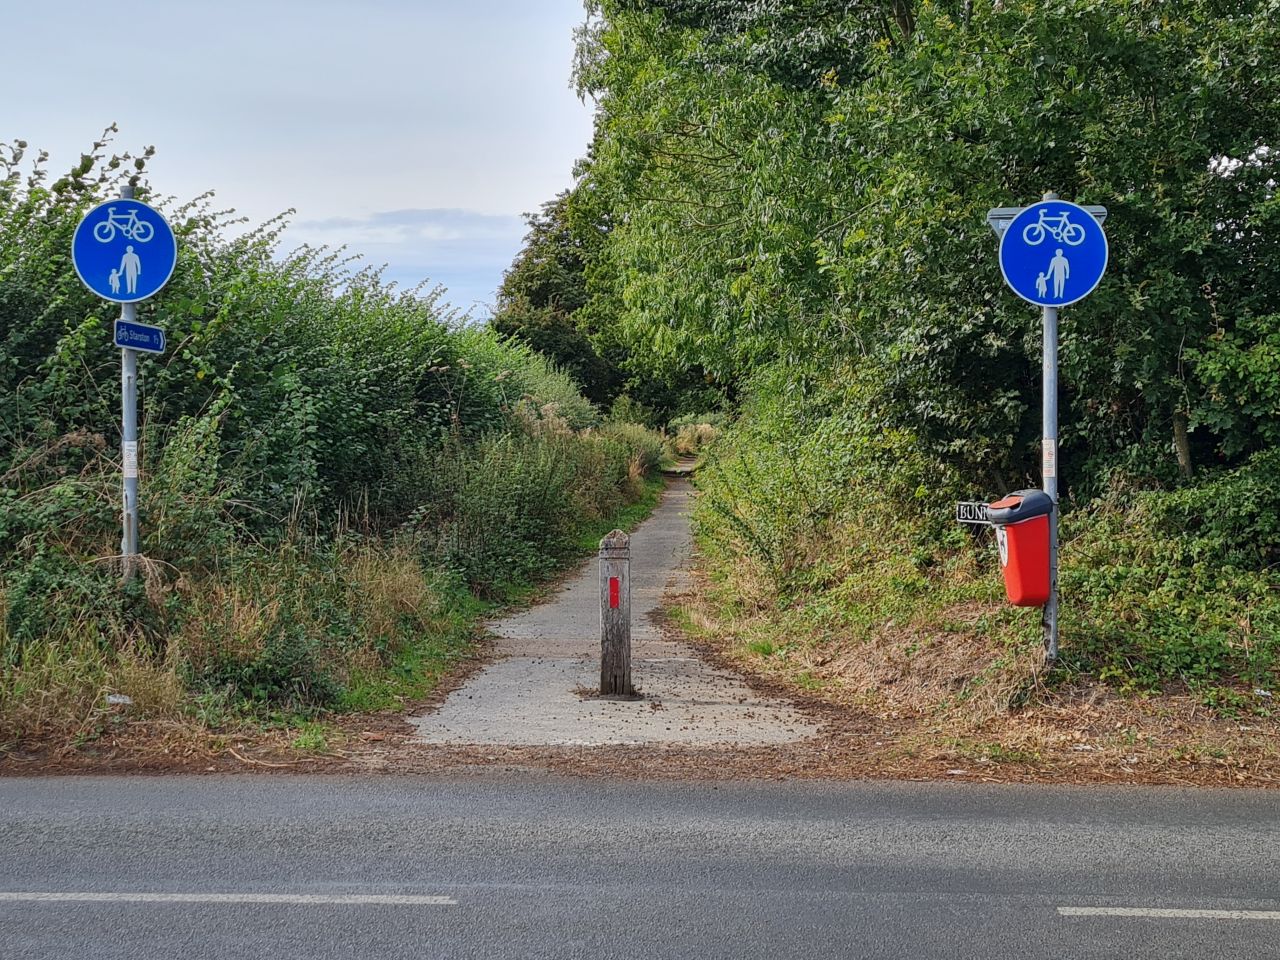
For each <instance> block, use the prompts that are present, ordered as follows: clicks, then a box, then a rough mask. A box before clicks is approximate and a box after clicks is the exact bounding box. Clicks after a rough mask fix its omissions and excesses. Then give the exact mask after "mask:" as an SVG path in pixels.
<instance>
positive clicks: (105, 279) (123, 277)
mask: <svg viewBox="0 0 1280 960" xmlns="http://www.w3.org/2000/svg"><path fill="white" fill-rule="evenodd" d="M71 262H72V263H73V264H74V265H75V268H76V273H77V274H79V276H80V279H81V281H82V282H83V283H84V285H85V286H86V287H88V288H89V289H90V290H92V291H93V292H94V293H96V294H97V295H98V296H100V297H102V299H104V300H111V301H113V302H115V303H137V302H138V301H139V300H145V299H147V297H152V296H155V295H156V294H157V293H159V292H160V288H161V287H163V286H164V285H165V284H166V283H168V282H169V278H170V277H171V276H172V275H173V268H174V267H175V266H176V265H177V263H178V241H177V238H176V237H174V235H173V229H172V228H171V227H170V226H169V224H168V222H167V221H166V220H165V218H164V217H162V216H160V214H159V213H158V212H157V211H155V210H153V209H152V208H151V207H149V206H147V205H146V204H145V203H142V202H141V201H138V200H108V201H107V202H106V203H102V204H99V205H98V206H96V207H94V208H93V209H92V210H90V211H89V212H88V213H87V214H85V217H84V219H83V220H81V221H80V225H79V226H78V227H76V233H75V236H74V237H73V238H72V240H71Z"/></svg>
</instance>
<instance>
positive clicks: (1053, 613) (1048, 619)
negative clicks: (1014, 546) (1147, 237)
mask: <svg viewBox="0 0 1280 960" xmlns="http://www.w3.org/2000/svg"><path fill="white" fill-rule="evenodd" d="M1044 199H1046V200H1057V199H1058V195H1057V194H1056V193H1053V192H1052V191H1050V192H1049V193H1046V194H1045V195H1044ZM1043 380H1044V400H1043V404H1044V405H1043V413H1044V417H1043V419H1044V429H1043V430H1042V434H1043V436H1042V438H1041V447H1040V472H1041V477H1042V484H1043V487H1044V492H1045V493H1047V494H1048V495H1049V497H1050V499H1051V500H1053V512H1052V513H1050V514H1049V600H1048V602H1046V603H1045V605H1044V621H1043V622H1044V652H1045V657H1046V658H1047V659H1048V660H1049V662H1050V663H1052V662H1053V661H1054V660H1056V659H1057V658H1058V308H1057V307H1045V308H1044V376H1043Z"/></svg>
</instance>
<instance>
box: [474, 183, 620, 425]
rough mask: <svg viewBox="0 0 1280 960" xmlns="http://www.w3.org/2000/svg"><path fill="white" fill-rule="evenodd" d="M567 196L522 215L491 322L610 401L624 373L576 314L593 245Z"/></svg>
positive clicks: (584, 292) (593, 394)
mask: <svg viewBox="0 0 1280 960" xmlns="http://www.w3.org/2000/svg"><path fill="white" fill-rule="evenodd" d="M569 197H570V195H569V194H568V193H567V192H566V193H562V194H560V195H559V196H557V197H556V198H555V199H554V200H550V201H548V202H547V203H545V204H543V206H542V210H541V212H540V213H534V214H529V215H528V216H527V217H526V220H527V222H528V224H529V233H528V234H527V235H526V236H525V241H524V248H523V249H522V250H521V251H520V254H519V256H517V257H516V260H515V262H514V263H513V264H512V265H511V268H510V269H509V270H508V271H507V272H506V274H505V276H504V277H503V280H502V287H501V289H500V290H499V291H498V309H497V311H496V312H495V314H494V317H493V323H492V325H493V328H494V330H496V331H498V332H499V333H501V334H504V335H507V336H511V337H515V338H516V339H518V340H521V341H523V342H524V343H527V344H528V345H529V346H531V347H533V349H535V350H537V351H538V352H539V353H541V354H543V355H544V356H547V357H550V358H551V359H552V360H554V361H555V362H556V363H558V364H560V366H561V367H563V368H564V369H565V371H566V372H567V373H568V374H569V375H570V376H571V377H573V378H574V379H575V380H576V381H577V382H578V383H579V384H581V386H582V389H583V392H584V393H585V394H586V396H587V397H588V398H590V399H591V400H592V401H594V402H596V403H599V404H608V403H610V402H612V400H613V398H614V397H615V396H617V394H618V390H619V388H620V386H621V380H622V378H621V375H620V374H619V371H618V369H617V367H616V366H615V364H614V363H612V362H610V361H609V360H606V359H605V358H603V357H601V355H600V354H599V353H598V352H597V351H596V348H595V347H594V346H593V345H592V343H591V339H590V337H589V336H588V332H587V331H586V330H584V329H582V328H581V327H580V326H579V321H578V319H577V316H576V315H577V313H578V311H579V310H580V309H581V308H582V306H583V305H584V304H585V303H586V302H587V296H588V295H587V285H586V275H585V271H586V261H587V259H588V257H589V256H590V255H591V250H590V248H589V246H588V244H587V243H586V242H584V240H583V239H582V237H581V236H580V235H579V233H578V232H577V231H575V229H574V224H573V223H572V221H571V219H570V218H569V216H568V205H569ZM598 243H599V241H597V242H596V244H597V245H598Z"/></svg>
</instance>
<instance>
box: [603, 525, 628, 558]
mask: <svg viewBox="0 0 1280 960" xmlns="http://www.w3.org/2000/svg"><path fill="white" fill-rule="evenodd" d="M630 553H631V538H630V537H629V536H627V535H626V534H625V533H624V532H623V531H621V530H614V531H612V532H610V533H607V534H605V537H604V539H603V540H601V541H600V556H601V558H615V559H625V558H626V557H627V556H628V555H629V554H630Z"/></svg>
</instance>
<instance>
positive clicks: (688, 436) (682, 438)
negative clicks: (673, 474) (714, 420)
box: [674, 423, 719, 457]
mask: <svg viewBox="0 0 1280 960" xmlns="http://www.w3.org/2000/svg"><path fill="white" fill-rule="evenodd" d="M718 434H719V431H717V430H716V428H715V427H713V426H711V424H709V423H689V424H685V425H684V426H683V427H680V428H679V429H678V430H677V431H676V437H675V441H674V444H675V449H676V453H677V454H678V455H680V456H682V457H689V456H693V455H694V454H696V453H698V451H700V450H701V449H702V448H703V447H705V446H706V445H707V444H709V443H710V442H711V441H712V440H714V439H715V438H716V436H717V435H718Z"/></svg>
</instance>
